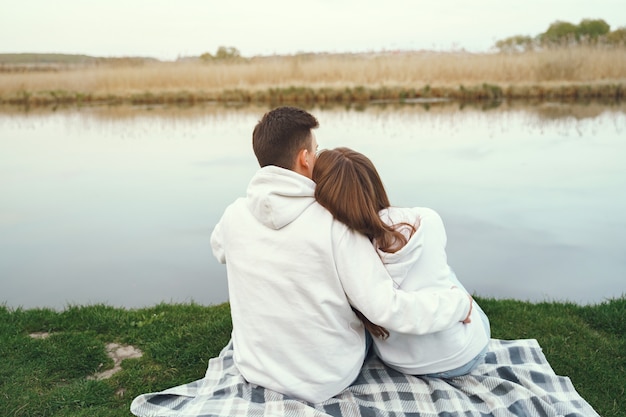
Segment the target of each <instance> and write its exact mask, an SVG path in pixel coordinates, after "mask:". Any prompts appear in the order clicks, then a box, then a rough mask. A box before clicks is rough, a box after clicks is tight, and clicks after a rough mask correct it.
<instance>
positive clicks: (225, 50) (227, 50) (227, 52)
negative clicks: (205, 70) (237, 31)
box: [200, 46, 241, 61]
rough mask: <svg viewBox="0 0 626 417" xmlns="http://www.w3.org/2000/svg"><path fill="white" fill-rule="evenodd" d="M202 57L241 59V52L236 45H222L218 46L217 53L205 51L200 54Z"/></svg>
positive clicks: (206, 58)
mask: <svg viewBox="0 0 626 417" xmlns="http://www.w3.org/2000/svg"><path fill="white" fill-rule="evenodd" d="M200 59H201V60H203V61H214V60H233V59H241V53H240V52H239V50H238V49H237V48H235V47H232V46H220V47H219V48H217V51H216V52H215V55H212V54H211V53H209V52H205V53H203V54H202V55H200Z"/></svg>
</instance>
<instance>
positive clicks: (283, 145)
mask: <svg viewBox="0 0 626 417" xmlns="http://www.w3.org/2000/svg"><path fill="white" fill-rule="evenodd" d="M318 126H319V123H318V121H317V119H316V118H315V117H314V116H313V115H311V114H309V113H308V112H306V111H304V110H302V109H299V108H297V107H278V108H275V109H274V110H272V111H269V112H267V113H265V115H264V116H263V118H262V119H261V120H260V121H259V122H258V123H257V125H256V126H255V127H254V131H253V132H252V149H253V150H254V154H255V155H256V158H257V160H258V161H259V165H260V166H261V167H264V166H267V165H275V166H278V167H281V168H285V169H290V170H292V169H293V168H294V164H295V161H296V157H297V155H298V152H300V151H301V150H302V149H308V150H310V151H312V152H315V149H311V129H315V128H317V127H318Z"/></svg>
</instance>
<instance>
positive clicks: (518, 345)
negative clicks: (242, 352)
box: [131, 339, 599, 417]
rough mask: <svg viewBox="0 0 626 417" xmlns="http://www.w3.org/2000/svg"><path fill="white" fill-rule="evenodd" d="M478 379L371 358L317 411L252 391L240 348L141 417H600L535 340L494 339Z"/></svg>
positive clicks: (153, 397)
mask: <svg viewBox="0 0 626 417" xmlns="http://www.w3.org/2000/svg"><path fill="white" fill-rule="evenodd" d="M489 348H490V349H489V352H488V353H487V357H486V358H485V362H484V363H483V364H481V365H480V366H479V367H478V368H477V369H476V370H475V371H473V372H472V374H471V375H466V376H463V377H458V378H453V379H449V380H443V379H438V378H427V377H415V376H409V375H404V374H402V373H399V372H396V371H394V370H392V369H390V368H389V367H387V366H385V365H384V364H383V363H382V362H381V361H380V360H379V359H378V358H377V357H376V356H375V355H370V356H369V357H368V359H367V360H366V362H365V364H364V365H363V369H362V371H361V373H360V374H359V377H358V378H357V380H356V381H355V382H354V383H353V384H352V385H351V386H350V387H348V388H347V389H345V390H344V391H343V392H341V393H340V394H338V395H337V396H335V397H333V398H331V399H329V400H327V401H324V402H322V403H317V404H311V403H306V402H303V401H299V400H296V399H294V398H289V397H287V396H284V395H282V394H279V393H277V392H275V391H271V390H269V389H265V388H263V387H259V386H257V385H254V384H250V383H248V382H247V381H246V380H245V379H244V378H243V377H242V376H241V374H240V373H239V371H238V370H237V368H236V367H235V364H234V362H233V350H232V349H233V345H232V341H231V342H230V343H229V344H228V345H227V346H226V347H225V348H224V349H223V350H222V352H221V353H220V355H219V357H217V358H213V359H211V360H210V361H209V368H208V370H207V373H206V375H205V377H204V378H203V379H200V380H197V381H194V382H191V383H189V384H185V385H180V386H177V387H174V388H170V389H168V390H165V391H162V392H158V393H150V394H143V395H140V396H139V397H137V398H135V399H134V400H133V403H132V405H131V412H132V413H133V414H135V415H136V416H140V417H157V416H159V417H166V416H167V417H173V416H177V417H209V416H219V417H232V416H258V417H274V416H276V417H278V416H281V417H288V416H293V417H313V416H315V417H321V416H335V417H434V416H438V417H444V416H445V417H460V416H463V417H474V416H476V417H479V416H480V417H486V416H497V417H500V416H502V417H503V416H520V417H527V416H568V417H575V416H581V417H583V416H584V417H594V416H595V417H599V415H598V414H597V413H596V412H595V411H594V410H593V408H592V407H591V406H590V405H589V404H588V403H587V402H586V401H585V400H584V399H583V398H582V397H581V396H580V395H579V394H578V393H577V392H576V390H575V389H574V387H573V385H572V383H571V382H570V379H569V378H567V377H563V376H558V375H556V374H555V373H554V371H553V370H552V368H551V367H550V364H549V363H548V361H547V360H546V358H545V356H544V355H543V353H542V351H541V347H540V346H539V343H537V341H536V340H534V339H527V340H497V339H492V340H491V342H490V346H489Z"/></svg>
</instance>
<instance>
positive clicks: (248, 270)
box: [211, 107, 490, 403]
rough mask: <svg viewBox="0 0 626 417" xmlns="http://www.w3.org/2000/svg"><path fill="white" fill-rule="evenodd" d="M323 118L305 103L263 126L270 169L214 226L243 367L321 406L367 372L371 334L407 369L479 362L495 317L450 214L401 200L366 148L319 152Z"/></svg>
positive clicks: (441, 371)
mask: <svg viewBox="0 0 626 417" xmlns="http://www.w3.org/2000/svg"><path fill="white" fill-rule="evenodd" d="M317 127H318V121H317V120H316V118H315V117H314V116H312V115H311V114H309V113H307V112H306V111H304V110H301V109H297V108H294V107H279V108H277V109H274V110H272V111H270V112H268V113H267V114H265V115H264V116H263V118H262V119H261V120H260V121H259V123H258V124H257V125H256V127H255V129H254V132H253V135H252V143H253V148H254V153H255V155H256V157H257V159H258V162H259V164H260V165H261V169H260V170H259V171H257V173H256V174H255V175H254V177H253V178H252V180H251V181H250V184H249V186H248V190H247V196H246V197H245V198H240V199H238V200H236V201H235V202H234V203H232V204H231V205H230V206H229V207H228V208H227V209H226V210H225V212H224V214H223V216H222V218H221V219H220V221H219V223H218V224H217V226H216V227H215V229H214V231H213V234H212V236H211V245H212V248H213V253H214V255H215V256H216V257H217V259H218V260H219V261H220V262H222V263H225V264H226V268H227V275H228V288H229V301H230V306H231V315H232V323H233V332H232V340H233V346H234V361H235V364H236V366H237V368H238V369H239V371H240V372H241V374H242V375H243V377H244V378H246V380H247V381H249V382H250V383H253V384H257V385H260V386H263V387H265V388H269V389H272V390H274V391H277V392H279V393H282V394H285V395H288V396H290V397H293V398H297V399H301V400H305V401H308V402H314V403H315V402H321V401H325V400H327V399H328V398H330V397H333V396H335V395H337V394H338V393H340V392H341V391H342V390H344V389H345V388H346V387H348V386H349V385H350V384H351V383H352V382H353V381H354V380H355V379H356V377H357V375H358V373H359V370H360V368H361V366H362V364H363V361H364V359H365V357H366V355H367V352H368V349H369V348H370V344H371V342H372V341H373V345H374V346H373V348H374V350H375V353H376V354H377V355H378V356H379V357H380V358H381V360H383V361H384V362H385V363H386V364H387V365H389V366H390V367H392V368H394V369H396V370H398V371H400V372H404V373H407V374H412V375H428V376H437V377H444V378H445V377H454V376H459V375H463V374H466V373H468V372H470V371H471V370H472V369H473V368H474V367H475V366H477V365H478V363H480V361H481V360H482V358H483V357H484V355H485V352H486V349H487V344H488V342H489V338H490V333H489V322H488V320H487V317H486V316H485V315H484V313H483V312H482V310H481V309H480V307H479V306H478V305H477V304H476V303H475V302H474V301H473V300H472V297H471V296H470V295H469V294H468V293H467V291H465V289H464V288H463V286H462V285H461V284H460V283H459V282H458V281H457V280H456V277H455V276H454V273H453V272H452V271H451V269H450V267H449V266H448V264H447V259H446V253H445V245H446V234H445V230H444V227H443V223H442V221H441V218H440V217H439V216H438V214H437V213H436V212H434V211H433V210H430V209H426V208H399V207H392V206H391V205H390V204H389V200H388V198H387V195H386V192H385V190H384V188H383V185H382V182H381V179H380V177H379V176H378V173H377V171H376V169H375V167H374V166H373V164H372V163H371V161H370V160H369V159H368V158H367V157H365V156H364V155H362V154H360V153H358V152H355V151H352V150H350V149H347V148H337V149H333V150H324V151H322V152H320V154H319V156H318V155H317V140H316V138H315V135H314V133H313V129H315V128H317ZM381 260H382V262H381ZM366 328H367V329H366ZM368 330H369V332H368ZM370 333H371V334H373V335H374V337H372V336H371V335H370Z"/></svg>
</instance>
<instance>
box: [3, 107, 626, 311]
mask: <svg viewBox="0 0 626 417" xmlns="http://www.w3.org/2000/svg"><path fill="white" fill-rule="evenodd" d="M266 110H267V109H266V108H264V107H244V108H225V107H217V106H195V107H190V108H175V107H172V108H146V107H140V108H130V107H88V108H79V109H65V110H63V109H60V110H54V111H53V110H50V109H46V110H29V111H24V110H20V109H11V108H9V109H3V110H2V111H0V190H1V194H0V304H2V303H4V304H5V305H7V306H9V307H19V306H21V307H24V308H33V307H52V308H57V309H62V308H64V307H65V306H67V305H69V304H81V305H82V304H93V303H106V304H110V305H113V306H123V307H132V308H134V307H144V306H150V305H154V304H157V303H159V302H161V301H165V302H190V301H195V302H197V303H201V304H215V303H220V302H223V301H226V300H227V299H228V291H227V283H226V272H225V267H224V266H223V265H220V264H218V263H217V261H215V259H214V258H213V256H212V254H211V249H210V244H209V238H210V234H211V231H212V228H213V226H214V225H215V223H216V222H217V220H218V219H219V216H220V215H221V213H222V211H223V210H224V208H225V207H226V206H227V204H229V203H230V202H231V201H232V200H234V199H235V198H236V197H238V196H242V195H244V194H245V189H246V186H247V183H248V180H249V179H250V177H251V176H252V175H253V173H254V172H255V171H256V169H257V164H256V160H255V159H254V155H253V153H252V149H251V132H252V129H253V127H254V125H255V123H256V121H257V120H258V119H259V118H260V117H261V116H262V114H263V113H264V112H265V111H266ZM311 112H312V113H313V114H315V115H316V116H317V117H318V119H319V121H320V125H321V126H320V128H319V129H318V130H317V132H316V135H317V139H318V142H319V144H320V148H332V147H336V146H349V147H352V148H354V149H356V150H358V151H361V152H363V153H365V154H366V155H368V156H369V157H370V158H371V159H372V160H373V161H374V163H375V164H376V165H377V167H378V169H379V171H380V174H381V176H382V178H383V180H384V182H385V184H386V186H387V188H388V192H389V195H390V199H391V201H392V204H395V205H403V206H404V205H407V206H426V207H432V208H434V209H435V210H437V211H438V212H439V213H440V214H441V216H442V218H443V220H444V223H445V225H446V229H447V232H448V256H449V262H450V264H451V265H452V267H453V268H454V269H455V270H456V272H457V275H458V277H459V278H460V280H461V281H462V282H463V283H464V284H465V286H466V287H467V288H468V289H469V290H470V291H472V292H475V293H476V294H478V295H481V296H488V297H496V298H515V299H520V300H530V301H544V300H547V301H565V300H568V301H573V302H576V303H581V304H586V303H597V302H601V301H603V300H605V299H607V298H613V297H619V296H621V295H622V294H624V293H626V280H625V278H626V233H625V231H626V215H625V214H624V213H626V163H625V162H624V160H625V159H626V158H625V157H626V106H625V105H612V106H602V105H563V104H550V103H544V104H539V105H535V106H526V107H522V106H509V105H506V104H503V105H501V106H499V107H497V108H492V109H488V110H483V109H480V108H472V107H466V108H460V107H459V106H458V105H454V104H444V105H431V106H426V105H420V104H412V105H385V104H377V105H369V106H367V107H365V108H360V109H355V108H344V107H337V108H328V109H323V108H313V109H311Z"/></svg>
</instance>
